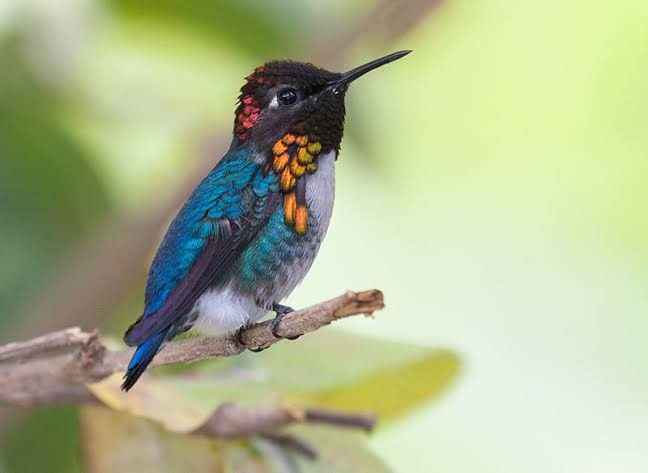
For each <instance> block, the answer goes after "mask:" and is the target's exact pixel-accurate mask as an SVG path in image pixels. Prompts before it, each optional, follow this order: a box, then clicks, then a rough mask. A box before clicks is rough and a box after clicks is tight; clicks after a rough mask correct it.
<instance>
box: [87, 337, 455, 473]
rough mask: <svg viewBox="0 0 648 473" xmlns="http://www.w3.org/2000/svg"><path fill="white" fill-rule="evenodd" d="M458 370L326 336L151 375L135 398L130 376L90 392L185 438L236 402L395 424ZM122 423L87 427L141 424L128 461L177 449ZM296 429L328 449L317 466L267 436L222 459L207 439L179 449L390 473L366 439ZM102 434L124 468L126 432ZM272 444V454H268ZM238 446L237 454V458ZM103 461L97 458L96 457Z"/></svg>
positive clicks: (439, 355) (205, 458)
mask: <svg viewBox="0 0 648 473" xmlns="http://www.w3.org/2000/svg"><path fill="white" fill-rule="evenodd" d="M377 347H379V349H378V350H377V349H376V348H377ZM458 368H459V361H458V359H457V357H456V356H455V355H453V354H452V353H450V352H447V351H437V350H430V349H425V348H422V347H414V346H409V345H405V344H397V343H391V342H387V341H378V340H371V339H368V338H364V337H359V336H353V335H348V334H344V333H340V332H338V333H336V332H335V331H334V330H322V331H319V332H316V333H313V334H309V335H308V336H307V337H304V339H302V340H299V341H296V342H290V343H285V342H284V343H280V344H277V345H275V346H273V347H272V348H270V349H268V350H267V351H265V352H264V353H263V355H258V354H249V355H244V356H239V357H234V358H228V359H226V360H222V361H220V360H217V361H211V362H208V363H204V364H202V365H201V366H200V367H198V368H196V369H189V370H188V371H186V372H184V373H177V374H174V375H169V374H167V375H165V376H151V377H145V378H143V379H142V380H140V381H139V383H138V384H137V385H136V387H135V388H134V389H133V390H132V391H130V392H129V393H128V394H126V395H124V394H123V393H122V392H121V391H120V387H119V386H120V381H121V375H120V374H117V375H115V376H113V377H111V378H109V379H107V380H104V381H102V382H100V383H97V384H94V385H92V386H90V389H91V390H92V392H93V393H94V394H95V395H96V396H97V397H98V398H99V399H101V400H102V401H103V402H104V403H105V404H106V405H107V406H109V407H111V408H112V409H114V410H115V411H120V412H126V413H130V414H131V415H133V416H134V417H139V418H144V419H149V420H153V421H155V422H156V423H157V424H158V425H159V426H163V427H164V428H165V429H166V430H169V431H171V432H176V433H186V432H189V431H192V430H194V429H196V428H197V427H199V426H200V425H201V424H202V423H203V422H204V421H205V420H206V419H207V418H208V417H209V416H210V415H211V413H212V412H213V411H214V409H215V408H216V407H218V406H219V405H220V404H222V403H226V402H235V403H238V404H240V405H247V404H249V405H255V406H260V405H286V406H291V407H293V408H295V409H300V408H302V407H321V408H329V409H340V410H351V411H357V412H369V413H375V414H377V415H378V416H379V419H380V421H381V422H386V421H388V420H390V419H395V418H397V417H400V416H403V415H406V414H407V413H409V412H411V411H412V409H414V408H416V407H419V406H421V405H423V404H424V403H426V402H429V401H430V400H431V399H433V398H435V397H437V396H439V395H440V394H441V393H442V392H443V391H444V390H445V388H447V387H448V385H449V383H450V382H451V381H452V380H453V379H454V377H455V375H456V373H457V371H458ZM113 417H114V420H113ZM113 417H111V414H109V413H107V412H103V414H101V415H100V416H96V415H95V414H94V413H93V414H92V415H84V424H85V425H90V429H91V430H92V429H95V430H101V428H100V426H101V425H106V424H112V423H113V422H115V423H116V424H117V425H122V424H123V422H127V423H131V422H132V423H133V425H134V426H137V427H133V428H132V429H130V439H129V441H128V442H126V446H124V447H123V449H124V455H125V456H126V457H127V458H128V457H129V456H130V455H132V454H133V453H132V452H133V450H134V449H135V447H133V445H144V447H143V448H147V447H146V444H147V443H152V444H155V445H156V447H155V448H156V449H157V450H162V451H168V450H169V449H168V448H166V445H167V443H168V442H170V441H172V439H174V438H176V437H174V436H170V434H169V433H162V431H161V429H160V428H159V427H155V426H153V425H152V424H150V423H142V422H137V421H135V420H128V421H126V420H124V419H125V418H124V417H123V415H122V414H116V413H114V414H113ZM95 424H96V425H95ZM381 425H382V424H381ZM119 428H120V429H121V428H124V427H119ZM107 429H108V431H110V428H107ZM133 431H137V432H139V434H138V435H136V434H135V433H134V432H133ZM288 432H289V433H291V434H294V435H296V436H297V437H298V438H299V439H300V440H304V441H306V442H307V443H310V444H312V445H313V446H315V448H316V449H317V450H318V452H320V456H319V458H318V460H317V462H313V461H306V460H303V459H300V457H299V455H297V456H296V455H294V453H291V452H290V451H287V450H285V449H283V448H281V447H280V446H278V445H274V446H273V445H269V446H268V445H266V444H267V441H266V442H265V443H264V441H263V440H259V441H258V442H257V444H258V445H257V447H259V448H257V449H250V448H248V447H249V445H247V443H245V444H244V446H242V444H240V443H237V442H223V443H219V444H218V445H219V446H220V447H219V448H220V449H221V450H219V449H217V451H216V453H215V452H214V451H213V449H210V448H208V446H207V443H205V441H203V440H186V439H185V440H183V441H182V443H181V444H178V445H186V452H185V453H186V455H185V456H191V457H192V460H191V461H198V460H197V459H198V458H202V460H200V461H201V462H206V463H209V462H215V461H217V459H220V460H218V461H223V462H229V461H231V460H232V459H233V458H238V459H240V461H245V462H251V463H254V462H256V461H257V460H256V458H257V457H259V456H261V457H262V459H263V460H262V463H263V464H268V465H270V464H276V463H287V464H288V465H291V464H293V463H298V464H300V467H299V468H300V470H299V471H303V472H311V471H312V472H319V471H322V472H323V471H330V472H337V471H340V472H343V471H372V472H378V471H386V470H384V467H382V466H380V467H378V466H377V465H381V463H380V462H379V461H378V460H377V459H376V458H375V457H374V456H373V455H372V454H371V453H370V451H369V449H368V447H367V444H366V437H365V436H361V435H359V434H357V433H354V432H348V431H344V430H342V431H340V430H339V429H335V428H330V427H329V428H326V429H319V428H317V429H316V428H313V427H312V426H308V425H305V426H300V427H299V428H291V429H289V430H288ZM96 436H106V438H105V439H104V440H105V441H104V440H96V443H97V444H101V445H102V447H101V448H104V447H103V445H112V447H110V451H111V455H110V458H111V460H110V461H111V462H114V463H115V464H118V465H119V464H121V462H122V459H120V457H121V455H122V453H121V447H119V446H120V445H122V440H111V438H112V437H115V436H118V435H116V434H115V435H112V434H110V433H106V432H99V433H97V434H96V435H95V437H96ZM140 437H141V439H140ZM91 438H92V436H91ZM102 438H103V437H102ZM259 442H260V443H259ZM115 443H117V446H115ZM212 443H213V442H212ZM128 445H131V446H130V447H129V446H128ZM178 445H176V446H175V447H174V449H173V452H171V453H169V455H170V458H171V460H170V461H171V463H172V464H175V463H173V462H175V461H176V460H177V461H179V462H183V461H188V460H183V458H182V457H183V456H182V455H180V452H181V451H182V448H181V447H179V446H178ZM264 445H265V447H267V448H263V446H264ZM150 448H154V447H153V446H151V447H150ZM230 449H234V450H235V451H236V452H237V453H236V455H234V454H232V453H231V452H230ZM245 452H247V453H245ZM176 454H177V455H176ZM97 455H101V454H100V453H97ZM94 458H95V456H94V454H93V456H92V458H90V459H89V461H90V462H92V461H94ZM282 458H283V460H281V459H282ZM97 461H102V462H104V463H102V465H104V466H103V467H104V468H107V467H106V466H105V461H106V460H97ZM370 465H371V466H370ZM266 466H267V465H266ZM142 468H145V467H144V466H142ZM263 468H266V467H265V466H264V467H263ZM361 468H364V469H361ZM93 471H102V470H93ZM106 471H117V470H111V469H109V470H106ZM144 471H147V470H146V469H144ZM170 471H173V470H170ZM232 471H238V470H232ZM259 471H267V470H265V469H261V470H259ZM282 471H283V470H282ZM288 471H292V470H288Z"/></svg>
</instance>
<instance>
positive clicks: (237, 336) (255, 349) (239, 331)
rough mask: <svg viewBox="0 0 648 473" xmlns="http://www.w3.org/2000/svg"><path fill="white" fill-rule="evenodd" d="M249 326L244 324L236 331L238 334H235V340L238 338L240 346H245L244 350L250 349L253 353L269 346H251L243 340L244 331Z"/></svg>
mask: <svg viewBox="0 0 648 473" xmlns="http://www.w3.org/2000/svg"><path fill="white" fill-rule="evenodd" d="M247 328H248V326H247V325H244V326H242V327H241V328H239V329H238V330H237V331H236V334H235V336H234V340H236V343H237V345H238V346H239V347H241V348H243V349H244V350H249V351H251V352H252V353H259V352H262V351H263V350H265V349H266V348H268V347H249V346H247V344H246V343H245V342H244V341H243V331H244V330H246V329H247Z"/></svg>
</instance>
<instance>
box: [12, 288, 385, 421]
mask: <svg viewBox="0 0 648 473" xmlns="http://www.w3.org/2000/svg"><path fill="white" fill-rule="evenodd" d="M383 307H384V303H383V295H382V292H380V291H378V290H376V289H373V290H368V291H362V292H352V291H348V292H346V293H345V294H343V295H341V296H339V297H336V298H334V299H331V300H328V301H325V302H321V303H319V304H316V305H314V306H311V307H308V308H306V309H302V310H298V311H295V312H292V313H290V314H287V315H286V316H284V318H283V320H282V321H281V324H280V325H279V329H278V332H279V334H280V335H282V336H283V337H295V336H298V335H302V334H305V333H308V332H312V331H314V330H317V329H319V328H321V327H323V326H325V325H328V324H330V323H331V322H333V321H335V320H337V319H341V318H344V317H348V316H352V315H358V314H371V313H373V312H374V311H376V310H380V309H382V308H383ZM270 324H271V321H265V322H260V323H257V324H255V325H252V326H251V327H249V328H248V329H246V330H245V331H243V332H242V333H241V340H242V342H243V344H244V345H241V344H240V343H239V342H238V341H237V340H236V339H235V338H234V337H230V338H195V339H189V340H183V341H179V342H172V343H169V344H168V345H167V346H166V347H165V348H164V349H163V350H162V351H161V352H160V353H159V354H158V356H157V357H156V358H155V360H154V361H153V365H164V364H170V363H191V362H194V361H198V360H204V359H206V358H213V357H217V356H232V355H237V354H239V353H241V352H242V351H244V350H245V349H246V348H250V347H266V346H270V345H272V344H274V343H277V342H278V341H281V340H282V339H281V338H275V337H274V335H273V334H272V331H271V329H270ZM132 353H133V350H132V349H126V350H120V351H111V350H108V349H107V347H106V345H105V344H104V343H103V342H102V340H101V337H100V336H99V333H98V332H96V331H95V332H91V333H88V332H83V331H81V330H80V329H79V328H71V329H67V330H62V331H59V332H52V333H50V334H47V335H44V336H41V337H37V338H34V339H32V340H28V341H26V342H18V343H10V344H8V345H5V346H2V347H0V404H10V405H17V406H35V405H47V404H60V403H79V402H87V401H91V400H93V396H92V395H91V394H90V393H89V392H88V391H87V389H85V387H84V385H85V384H86V383H93V382H97V381H100V380H102V379H104V378H106V377H108V376H110V375H111V374H113V373H116V372H122V371H123V370H124V369H125V368H126V365H127V363H128V360H129V359H130V357H131V356H132ZM309 415H311V419H309V420H312V421H320V422H326V421H327V420H328V421H332V420H331V418H330V417H329V418H328V419H324V418H322V417H321V416H319V417H318V415H317V412H315V411H313V412H311V413H310V414H309ZM347 420H348V419H347Z"/></svg>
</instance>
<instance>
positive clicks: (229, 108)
mask: <svg viewBox="0 0 648 473" xmlns="http://www.w3.org/2000/svg"><path fill="white" fill-rule="evenodd" d="M437 3H438V2H433V1H416V0H411V1H393V2H390V1H383V2H376V1H375V0H372V1H368V0H359V1H355V2H349V1H343V0H326V1H321V0H307V1H302V2H290V1H288V0H270V1H268V0H266V1H259V2H254V1H252V0H243V1H240V0H239V1H237V0H229V1H189V0H186V1H182V0H159V1H152V0H150V1H144V0H142V1H127V0H116V1H100V0H57V1H55V2H54V1H48V0H0V254H1V255H2V258H1V264H0V308H1V312H0V328H1V333H2V335H1V336H0V341H1V342H7V341H10V340H15V339H19V338H24V337H27V336H33V335H36V334H39V333H42V332H45V331H47V330H53V329H57V328H63V327H67V326H69V325H74V324H80V325H81V326H83V327H84V328H87V329H91V328H93V327H95V326H100V327H102V328H103V329H104V330H106V331H107V332H111V331H112V332H113V333H115V334H119V333H120V332H121V331H123V329H124V327H125V326H126V325H127V323H128V321H130V320H131V319H133V318H134V317H135V316H136V315H138V313H139V310H140V307H141V297H142V296H141V295H142V290H143V284H144V278H145V273H146V269H147V262H148V260H149V259H150V256H151V253H152V251H153V250H154V246H155V243H156V242H157V241H158V240H159V238H160V236H161V233H162V232H163V230H164V225H165V224H166V223H167V222H168V220H169V218H170V217H171V216H172V215H173V211H174V210H175V209H176V208H177V205H178V203H179V202H180V201H181V200H182V198H183V197H184V196H186V195H187V193H188V191H189V189H190V188H191V186H192V185H193V184H194V183H195V182H196V179H197V178H198V177H199V176H200V175H201V174H202V173H204V172H206V170H207V169H209V168H210V167H211V165H212V164H213V162H214V161H215V159H217V158H218V157H220V156H221V155H222V153H223V151H224V149H225V148H226V146H227V144H228V142H229V133H230V130H231V122H232V118H233V109H234V103H235V99H236V96H237V91H238V88H239V87H240V86H241V83H242V78H243V77H244V76H245V75H246V74H248V73H249V71H251V70H252V69H253V68H254V67H255V66H256V65H258V64H260V63H262V62H264V61H265V60H267V59H271V58H293V59H300V60H308V61H313V62H317V63H318V64H319V65H321V66H324V67H327V68H331V69H337V70H343V69H346V68H349V67H352V66H354V65H356V64H357V63H360V62H363V61H366V60H369V59H372V58H374V57H377V56H378V55H381V54H383V53H388V52H391V51H394V50H398V49H405V48H407V49H413V50H414V53H413V54H412V55H410V56H408V57H407V58H406V59H403V60H402V61H400V62H398V63H397V64H394V65H393V66H388V67H387V68H385V69H382V70H380V72H376V73H374V74H371V75H369V76H367V77H366V78H363V80H362V81H358V83H357V84H354V86H353V88H352V89H351V91H350V93H349V95H348V111H349V113H348V117H347V128H346V136H345V139H344V141H343V144H342V155H341V158H340V160H339V161H338V183H339V184H338V192H337V203H336V209H335V212H334V217H333V221H332V224H331V229H330V230H329V235H328V237H327V240H326V242H325V244H324V246H323V248H322V251H321V254H320V256H319V258H318V260H317V261H316V264H315V266H314V267H313V270H312V271H311V273H310V275H309V276H308V278H307V279H306V281H305V282H304V283H303V285H302V286H301V287H300V288H299V289H298V290H297V291H296V292H295V294H294V295H293V296H292V297H291V298H290V300H289V302H290V304H291V305H293V306H302V305H307V304H311V303H313V302H316V301H319V300H322V299H324V298H327V297H329V296H333V295H336V294H338V293H340V292H341V291H343V290H345V289H347V288H352V289H362V288H368V287H378V288H381V289H382V290H384V292H385V294H386V302H387V305H388V307H387V309H386V310H385V311H384V313H381V314H379V315H378V316H377V317H376V319H375V320H373V321H371V320H365V319H362V318H361V319H359V320H349V321H348V322H345V323H343V324H340V325H341V326H342V327H343V328H344V329H345V330H348V331H353V332H356V333H362V334H370V335H372V336H375V337H381V338H384V339H389V340H393V341H402V342H408V343H416V344H419V345H424V346H443V347H449V348H451V349H453V350H454V351H456V352H457V353H459V355H460V357H461V359H462V370H461V374H460V376H459V378H458V379H457V380H456V382H455V383H454V384H453V386H452V388H451V389H450V390H449V391H447V392H446V393H445V394H444V395H443V397H442V398H440V399H439V400H437V402H435V403H434V404H430V405H429V406H428V407H426V408H424V409H420V410H418V411H416V412H415V413H413V414H412V415H409V416H408V417H406V418H404V419H402V420H400V421H398V422H392V423H389V424H387V425H384V426H383V427H382V428H381V429H379V430H378V432H377V433H376V434H375V435H373V436H372V437H371V446H372V448H373V449H374V451H375V452H377V453H378V455H379V456H380V457H381V458H382V459H383V460H385V461H386V462H387V463H388V464H389V465H390V466H391V467H392V468H393V469H394V471H398V472H406V473H419V472H420V473H427V472H429V471H437V470H438V471H448V472H493V473H495V472H497V473H501V472H504V473H507V472H510V473H518V472H520V471H525V472H529V473H530V472H538V473H547V472H567V471H587V472H609V471H624V472H644V471H647V470H648V455H647V454H646V447H647V443H646V439H648V377H647V376H646V375H645V372H646V369H645V363H644V360H646V359H648V345H647V344H646V339H647V338H648V317H647V316H646V314H647V310H648V296H647V292H646V283H647V282H648V270H647V269H646V268H648V264H647V263H648V219H647V218H646V213H647V212H648V185H646V182H647V177H648V165H647V164H646V163H647V162H648V161H647V157H648V133H646V125H647V124H648V86H647V84H648V28H646V25H647V24H648V3H647V2H645V1H641V0H623V1H621V2H602V1H601V2H591V1H585V0H572V1H568V2H564V1H557V0H550V1H545V2H535V1H531V0H522V1H520V0H473V1H471V2H468V1H463V0H446V1H445V2H442V3H440V4H437ZM304 343H306V342H304ZM0 421H2V423H3V426H2V430H3V433H2V435H1V437H2V439H3V440H2V446H1V447H2V448H0V470H3V469H6V471H12V472H13V471H30V468H32V469H31V471H36V470H33V468H35V466H34V465H35V464H36V463H34V461H35V460H34V459H33V458H31V459H28V458H25V456H26V452H34V451H40V452H41V454H40V455H38V456H39V457H41V458H46V459H47V462H46V464H47V465H48V468H52V469H51V471H61V468H62V467H61V466H60V465H66V466H65V468H66V469H67V470H70V471H82V466H81V465H80V464H78V463H77V462H78V455H77V450H78V442H79V438H78V436H79V434H78V428H77V414H76V410H75V409H74V408H57V409H43V410H40V411H38V412H37V413H35V414H30V415H25V413H21V415H20V416H16V413H15V412H13V411H11V410H9V409H4V410H3V411H0ZM43 431H46V432H50V434H51V432H52V431H56V432H57V434H56V435H50V436H49V437H43V438H41V437H36V436H35V435H36V434H35V433H34V432H41V433H42V432H43ZM54 458H56V460H54ZM57 462H58V463H57ZM57 465H59V466H57ZM38 468H44V467H43V466H42V465H39V466H38ZM38 471H45V469H39V470H38Z"/></svg>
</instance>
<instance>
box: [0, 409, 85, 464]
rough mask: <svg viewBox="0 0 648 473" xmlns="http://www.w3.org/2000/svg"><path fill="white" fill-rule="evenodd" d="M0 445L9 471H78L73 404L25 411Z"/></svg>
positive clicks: (76, 436)
mask: <svg viewBox="0 0 648 473" xmlns="http://www.w3.org/2000/svg"><path fill="white" fill-rule="evenodd" d="M24 414H25V417H24V418H22V419H21V421H20V423H19V424H18V426H17V427H16V428H15V429H14V430H12V431H11V432H10V433H9V434H8V437H7V438H5V439H4V441H3V443H2V444H1V445H0V455H1V456H2V458H3V460H4V463H5V465H6V467H7V471H9V472H25V473H31V472H38V473H77V472H78V473H81V472H83V471H85V470H84V468H83V463H82V459H81V456H80V453H81V452H80V449H79V445H80V441H79V439H80V433H79V414H78V409H77V408H76V407H49V408H42V409H35V410H33V411H31V412H25V413H24Z"/></svg>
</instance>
